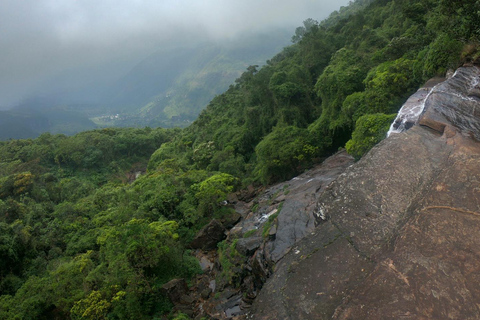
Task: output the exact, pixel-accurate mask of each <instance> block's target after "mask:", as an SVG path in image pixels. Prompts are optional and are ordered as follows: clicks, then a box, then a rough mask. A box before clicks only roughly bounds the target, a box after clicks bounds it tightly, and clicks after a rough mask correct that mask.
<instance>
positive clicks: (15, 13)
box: [0, 0, 348, 107]
mask: <svg viewBox="0 0 480 320" xmlns="http://www.w3.org/2000/svg"><path fill="white" fill-rule="evenodd" d="M347 3H348V0H0V107H2V106H3V107H7V106H12V105H13V104H15V103H17V102H18V101H19V100H21V99H22V98H24V97H27V96H28V95H32V94H35V93H37V92H35V91H38V92H39V93H40V92H41V90H42V88H43V87H48V85H49V84H52V85H54V84H55V83H58V79H59V77H60V76H61V75H64V76H65V75H66V74H68V75H77V76H76V77H74V78H73V79H70V78H69V79H68V81H66V82H71V85H72V84H73V85H77V84H76V83H75V81H78V85H83V84H85V81H92V82H95V81H111V80H112V79H115V78H118V77H119V76H121V75H122V74H123V73H124V72H125V71H126V70H125V69H128V68H130V67H132V65H133V64H135V63H137V62H139V61H141V60H142V59H143V58H145V57H146V56H148V55H149V54H151V53H153V52H155V51H156V50H158V49H160V48H162V47H172V46H183V45H185V44H188V43H192V42H193V41H196V40H199V39H202V40H204V39H205V40H206V39H216V40H221V39H224V38H227V37H228V38H231V37H234V36H235V35H238V34H241V33H245V32H248V31H253V32H265V31H268V30H271V29H274V28H280V27H284V28H289V29H291V32H292V35H293V33H294V30H295V27H297V26H299V25H301V24H302V21H303V20H305V19H307V18H313V19H316V20H319V21H320V20H322V19H324V18H325V17H327V16H328V14H329V13H330V12H332V11H334V10H337V9H339V8H340V6H342V5H346V4H347ZM82 70H83V73H82ZM91 70H109V71H108V72H106V71H105V72H100V71H99V74H95V75H92V77H95V79H91V80H86V79H87V78H86V76H85V74H92V72H90V71H91ZM55 79H56V80H55ZM65 79H66V78H65ZM75 79H76V80H75Z"/></svg>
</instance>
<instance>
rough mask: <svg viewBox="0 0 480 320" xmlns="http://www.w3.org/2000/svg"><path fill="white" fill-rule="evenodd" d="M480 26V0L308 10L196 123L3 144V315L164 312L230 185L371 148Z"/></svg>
mask: <svg viewBox="0 0 480 320" xmlns="http://www.w3.org/2000/svg"><path fill="white" fill-rule="evenodd" d="M479 37H480V4H479V3H478V2H477V1H474V0H468V1H454V0H440V1H432V0H423V1H420V0H398V1H389V0H374V1H366V0H363V1H360V0H357V1H355V2H353V3H351V4H350V6H348V7H345V8H342V10H340V11H339V12H335V13H334V14H332V15H331V16H330V18H328V19H327V20H325V21H322V22H320V23H318V22H317V21H315V20H313V19H307V20H305V23H304V26H301V27H299V28H297V29H296V30H295V33H294V35H293V37H292V42H293V44H292V45H291V46H289V47H286V48H285V49H284V50H283V51H282V52H280V53H279V54H277V55H276V56H275V57H273V58H271V59H270V60H269V61H267V64H266V65H265V66H263V67H262V68H258V67H257V66H250V67H249V68H248V69H247V70H246V71H245V72H244V73H243V74H242V76H241V77H240V78H238V79H237V80H236V81H235V83H234V84H233V85H231V86H230V88H229V89H228V90H227V91H226V92H225V93H223V94H221V95H218V96H217V97H215V98H214V99H213V100H212V101H211V102H210V104H209V105H208V107H207V108H206V109H205V110H204V111H203V112H202V113H201V114H200V116H199V117H198V119H197V120H196V121H195V122H194V123H193V124H192V125H191V126H189V127H187V128H185V129H161V128H157V129H152V128H148V127H147V128H144V129H127V128H123V129H114V128H109V129H101V130H94V131H88V132H83V133H80V134H77V135H75V136H71V137H67V136H65V135H51V134H49V133H44V134H42V135H41V136H40V137H39V138H37V139H27V140H11V141H5V142H0V229H1V232H0V319H152V318H161V317H163V316H165V315H168V314H169V312H170V310H171V307H172V306H171V304H170V302H169V301H168V299H167V298H166V297H165V296H164V295H163V294H162V292H161V290H160V288H161V286H162V285H163V284H164V283H166V282H167V281H169V280H170V279H173V278H175V277H183V278H186V279H189V278H191V277H192V276H194V275H195V274H197V273H198V272H200V268H199V265H198V262H197V261H196V260H195V258H194V257H193V256H192V255H191V253H190V251H189V250H188V244H189V242H190V241H191V240H192V238H193V236H194V235H195V233H196V232H197V231H198V230H199V229H200V228H201V227H202V226H204V225H205V224H206V223H208V221H209V220H210V219H212V218H213V217H217V218H221V217H225V216H228V215H229V214H230V213H231V211H230V210H232V209H230V208H229V207H228V206H223V205H222V202H223V201H224V200H225V199H226V197H227V195H228V194H230V193H232V192H234V191H236V190H238V189H240V188H243V187H245V186H248V185H252V184H253V185H260V184H271V183H275V182H277V181H281V180H285V179H289V178H291V177H292V176H294V175H295V174H297V173H300V172H302V171H303V170H305V169H307V168H308V167H310V166H311V165H312V164H314V163H317V162H319V161H321V160H322V159H323V158H325V157H326V156H328V155H330V154H331V153H332V152H334V151H336V150H338V148H341V147H346V149H347V151H348V152H349V153H351V154H352V155H354V156H355V157H357V158H359V157H361V156H362V155H363V154H364V153H365V152H366V151H368V150H369V149H370V148H371V147H372V146H373V145H374V144H375V143H377V142H378V141H380V140H381V139H382V138H383V137H384V135H385V132H386V130H387V129H388V126H389V124H390V122H391V120H392V119H393V114H394V113H395V112H397V111H398V109H399V108H400V106H401V105H402V103H403V102H404V101H405V100H406V98H407V97H408V96H409V95H410V94H412V93H413V92H414V91H415V90H417V89H418V87H419V86H420V85H422V84H423V82H425V81H426V80H427V79H428V78H430V77H432V76H437V75H440V76H442V75H444V74H445V72H446V71H447V69H449V68H455V67H457V66H458V65H459V64H461V63H470V62H473V63H474V62H475V61H476V59H477V58H478V56H479V52H478V41H479V40H480V39H479ZM145 168H147V171H146V172H145V173H144V174H142V175H141V176H140V177H138V178H137V179H135V174H136V173H137V172H143V170H144V169H145ZM132 176H133V177H132ZM133 180H134V181H133ZM171 317H172V318H173V317H175V316H174V315H171ZM180 317H185V316H184V315H182V316H180Z"/></svg>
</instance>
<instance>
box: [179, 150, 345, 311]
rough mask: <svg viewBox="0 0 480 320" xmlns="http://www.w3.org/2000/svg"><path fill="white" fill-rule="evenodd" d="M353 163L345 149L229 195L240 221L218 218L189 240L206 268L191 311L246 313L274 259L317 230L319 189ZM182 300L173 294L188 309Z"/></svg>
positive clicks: (192, 293) (193, 290)
mask: <svg viewBox="0 0 480 320" xmlns="http://www.w3.org/2000/svg"><path fill="white" fill-rule="evenodd" d="M352 164H353V158H352V157H350V156H349V155H348V154H347V153H346V152H345V151H341V152H339V153H337V154H335V155H333V156H332V157H330V158H328V159H326V160H325V161H324V162H323V163H322V164H320V165H317V166H316V167H315V168H313V169H312V170H310V171H308V172H306V173H304V174H302V175H300V176H298V177H296V178H294V179H292V180H290V181H286V182H283V183H280V184H277V185H274V186H272V187H270V188H267V189H265V190H257V191H256V192H255V191H254V190H253V189H252V188H249V189H247V190H245V191H243V192H241V193H239V194H237V195H232V196H231V197H229V201H228V202H229V205H231V206H232V207H233V208H235V211H236V214H234V215H232V217H231V219H230V217H227V219H226V221H229V220H238V219H241V220H240V222H238V223H237V224H236V225H235V226H233V227H232V224H231V223H226V222H225V221H215V220H214V221H212V222H211V223H210V224H209V225H207V226H205V227H204V228H203V229H202V230H201V231H200V232H199V233H198V234H197V236H196V237H195V239H194V241H193V242H192V243H191V247H193V248H196V249H197V250H196V252H195V256H196V257H197V259H198V260H199V262H200V266H201V268H202V271H203V274H202V275H200V276H198V277H197V279H195V280H194V281H193V286H192V287H191V289H190V297H191V299H192V304H191V309H192V310H193V311H192V310H187V311H189V312H190V313H193V316H194V318H199V319H200V318H201V317H206V318H207V319H245V317H246V315H247V314H248V313H249V311H250V307H251V304H252V302H253V301H254V300H255V298H256V297H257V295H258V292H260V290H261V288H262V286H263V284H264V283H265V281H267V279H268V277H269V276H270V275H271V274H272V271H273V266H274V265H275V263H276V262H277V261H279V260H280V259H281V258H282V257H283V256H284V255H285V254H286V253H287V252H289V251H290V250H291V249H292V247H293V246H294V245H295V244H296V243H297V242H298V241H300V240H301V239H302V238H303V237H305V236H306V235H308V234H310V233H312V232H313V231H314V230H315V224H316V215H315V207H316V203H317V201H318V199H319V197H320V195H321V194H322V193H323V192H324V191H325V190H326V187H327V185H328V184H329V183H330V182H332V181H333V180H334V179H335V178H337V177H338V176H339V175H340V174H341V173H342V172H344V171H345V169H346V168H347V167H348V166H350V165H352ZM230 228H231V229H230ZM225 234H226V236H227V238H226V239H225V241H224V242H221V243H220V249H219V250H218V253H217V251H216V250H214V249H216V247H217V246H218V245H219V244H218V243H219V242H220V241H222V240H223V239H224V238H225ZM170 296H171V295H170ZM178 300H179V299H177V298H174V297H173V298H172V302H173V303H174V304H175V305H176V306H177V307H176V308H177V310H179V311H181V310H185V306H183V305H181V304H179V302H178ZM180 307H182V308H183V309H182V308H180Z"/></svg>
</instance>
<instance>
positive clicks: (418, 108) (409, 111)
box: [387, 78, 444, 137]
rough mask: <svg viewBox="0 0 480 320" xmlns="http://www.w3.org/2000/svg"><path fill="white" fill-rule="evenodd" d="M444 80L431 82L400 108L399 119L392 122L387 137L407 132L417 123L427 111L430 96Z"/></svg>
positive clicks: (432, 80)
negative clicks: (426, 105)
mask: <svg viewBox="0 0 480 320" xmlns="http://www.w3.org/2000/svg"><path fill="white" fill-rule="evenodd" d="M443 80H444V79H443V78H440V79H439V78H434V79H431V80H429V81H428V82H427V83H426V84H425V85H424V86H423V87H422V88H420V89H418V91H417V92H415V93H414V94H413V95H411V96H410V98H408V100H407V101H406V102H405V104H404V105H403V106H402V108H400V111H398V115H397V117H396V118H395V120H394V121H393V122H392V124H391V126H390V129H389V130H388V132H387V137H389V136H390V135H391V134H392V133H401V132H403V131H406V130H408V129H410V128H411V127H413V125H415V124H416V123H417V121H418V118H419V117H420V115H421V114H422V112H423V110H424V109H425V103H426V101H427V99H428V98H429V96H430V94H431V93H432V92H433V91H434V89H435V88H436V87H437V86H438V84H439V83H441V82H442V81H443Z"/></svg>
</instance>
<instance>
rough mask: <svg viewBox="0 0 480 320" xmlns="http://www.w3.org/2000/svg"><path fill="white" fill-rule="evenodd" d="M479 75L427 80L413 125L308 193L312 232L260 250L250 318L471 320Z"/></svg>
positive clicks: (478, 265)
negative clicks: (260, 271) (288, 246)
mask: <svg viewBox="0 0 480 320" xmlns="http://www.w3.org/2000/svg"><path fill="white" fill-rule="evenodd" d="M479 76H480V70H479V69H478V68H477V67H463V68H460V69H459V70H458V71H457V72H456V73H455V75H454V76H453V77H451V78H450V79H448V80H446V81H445V82H443V83H441V84H439V85H437V86H435V87H434V90H432V92H431V93H430V94H429V95H428V97H427V98H426V101H425V109H424V110H423V112H422V115H421V116H420V119H419V120H418V123H419V124H420V125H415V126H413V127H412V128H411V129H410V130H408V131H406V132H403V133H399V134H393V135H391V136H390V137H389V138H388V139H385V140H384V141H382V142H381V143H380V144H379V145H377V146H376V147H375V148H373V149H372V150H371V151H370V152H369V153H368V154H367V155H366V156H364V157H363V158H362V159H361V160H360V161H359V162H358V163H356V164H355V165H353V166H351V167H349V168H348V169H347V170H346V171H345V172H344V173H343V174H341V175H340V177H338V178H337V179H336V180H335V181H333V182H332V183H331V184H330V185H329V186H328V187H327V188H326V190H324V191H323V192H322V193H321V194H320V195H319V197H318V199H317V201H316V204H315V205H314V206H311V209H312V210H313V214H314V215H315V225H316V228H314V229H309V231H310V232H313V233H311V234H308V235H306V236H305V237H304V238H303V239H302V240H300V241H297V242H296V243H295V244H294V246H293V250H290V251H289V252H288V253H287V254H286V255H284V256H283V258H282V259H280V260H279V259H278V258H276V257H279V256H280V255H279V256H277V255H276V252H282V250H279V251H276V250H275V248H278V246H276V245H274V246H272V248H273V249H271V250H270V251H268V252H270V254H271V257H272V260H273V261H277V263H276V265H275V272H274V273H273V275H271V276H270V278H269V279H268V281H267V283H266V284H265V285H264V287H263V289H262V290H261V291H260V293H259V295H258V297H257V298H256V300H255V302H254V304H253V307H252V309H251V311H250V316H251V318H253V319H480V286H479V284H480V237H479V236H478V234H479V232H480V143H479V142H478V140H480V118H479V116H480V113H479V112H480V99H479V98H478V93H479V86H478V83H479V81H478V80H479ZM284 206H285V205H284ZM282 212H283V209H282ZM285 219H286V220H287V218H285ZM290 223H291V221H290Z"/></svg>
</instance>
